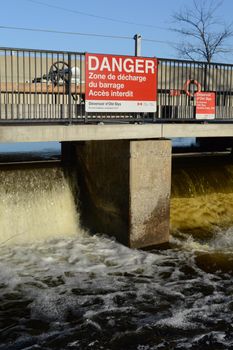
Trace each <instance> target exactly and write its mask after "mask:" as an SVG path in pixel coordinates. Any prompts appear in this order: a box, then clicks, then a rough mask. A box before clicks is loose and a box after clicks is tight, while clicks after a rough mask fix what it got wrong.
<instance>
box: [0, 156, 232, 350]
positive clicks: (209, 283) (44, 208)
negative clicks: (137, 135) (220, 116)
mask: <svg viewBox="0 0 233 350" xmlns="http://www.w3.org/2000/svg"><path fill="white" fill-rule="evenodd" d="M203 159H204V160H203ZM201 163H202V164H203V167H204V168H205V169H203V167H202V166H201ZM173 164H174V169H173V186H172V203H171V218H172V220H171V226H172V231H173V235H172V238H171V244H170V248H169V249H166V250H160V251H159V250H154V251H140V250H131V249H128V248H126V247H124V246H122V245H120V244H118V243H116V242H115V241H114V240H112V239H109V238H107V237H104V236H101V235H100V234H98V235H94V236H93V235H90V234H89V233H87V232H83V231H82V230H81V228H80V225H79V216H78V215H77V212H76V210H74V209H75V201H74V198H73V194H72V191H71V188H70V184H69V182H68V181H67V179H66V177H65V176H64V174H63V172H62V169H61V168H59V167H55V168H53V167H52V168H41V167H40V168H32V169H31V170H30V172H24V170H19V169H18V170H16V169H14V170H11V171H10V170H8V171H7V172H6V171H2V172H1V174H0V177H1V187H0V196H1V206H0V226H2V231H1V232H3V233H4V234H2V238H1V241H2V243H1V245H0V301H1V302H0V350H2V349H4V350H5V349H6V350H11V349H12V350H15V349H43V350H50V349H83V350H86V349H96V350H99V349H118V350H119V349H120V350H124V349H128V350H131V349H132V350H134V349H137V350H154V349H165V350H168V349H196V350H201V349H205V350H206V349H211V350H213V349H233V227H232V222H233V215H232V214H233V213H232V198H233V196H232V193H233V186H232V185H233V180H232V169H233V168H232V165H231V160H230V159H229V158H223V157H222V158H216V159H215V160H214V159H213V158H212V159H211V158H199V159H198V158H197V159H193V158H192V159H190V158H183V159H180V158H179V159H178V160H175V161H174V163H173ZM181 175H182V176H181ZM4 201H5V202H4ZM4 203H6V204H7V205H3V204H4ZM6 207H7V209H6ZM6 210H8V214H7V213H6V212H5V211H6ZM9 213H11V214H12V215H9ZM25 213H27V214H28V215H25ZM204 219H205V220H204ZM18 222H19V224H17V223H18ZM16 238H17V239H16ZM25 238H26V239H25Z"/></svg>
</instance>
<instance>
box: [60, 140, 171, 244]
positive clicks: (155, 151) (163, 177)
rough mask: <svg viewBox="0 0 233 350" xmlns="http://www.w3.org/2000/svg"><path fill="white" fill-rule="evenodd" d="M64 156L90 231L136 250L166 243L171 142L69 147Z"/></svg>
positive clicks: (65, 147)
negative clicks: (76, 182) (75, 177)
mask: <svg viewBox="0 0 233 350" xmlns="http://www.w3.org/2000/svg"><path fill="white" fill-rule="evenodd" d="M62 153H63V159H64V161H65V164H69V166H70V167H71V168H73V169H75V172H76V176H77V180H78V187H79V193H78V195H79V202H80V210H81V218H82V224H83V225H84V226H85V227H86V228H88V229H90V230H91V231H93V232H99V233H105V234H108V235H111V236H115V237H116V239H117V240H118V241H120V242H121V243H123V244H125V245H127V246H129V247H133V248H143V247H148V246H154V245H158V244H161V243H165V242H167V241H168V239H169V206H170V187H171V142H170V141H169V140H142V141H141V140H140V141H138V140H136V141H130V140H117V141H115V140H113V141H86V142H72V143H70V142H68V143H63V145H62Z"/></svg>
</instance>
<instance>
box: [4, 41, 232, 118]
mask: <svg viewBox="0 0 233 350" xmlns="http://www.w3.org/2000/svg"><path fill="white" fill-rule="evenodd" d="M158 63H159V64H158V108H157V112H156V113H139V114H138V113H112V114H110V113H101V114H99V113H86V112H85V54H84V53H78V52H63V51H47V50H30V49H13V48H0V123H35V122H37V123H45V122H50V123H52V122H55V123H96V122H101V121H104V122H114V123H117V122H143V123H146V122H150V123H151V122H159V121H166V122H169V121H171V122H176V121H187V122H189V121H196V99H195V91H196V90H197V89H199V90H200V91H211V92H215V96H216V101H215V104H216V118H215V121H232V122H233V65H230V64H222V63H211V64H208V63H206V62H193V61H185V60H173V59H164V58H159V59H158ZM187 82H188V84H187Z"/></svg>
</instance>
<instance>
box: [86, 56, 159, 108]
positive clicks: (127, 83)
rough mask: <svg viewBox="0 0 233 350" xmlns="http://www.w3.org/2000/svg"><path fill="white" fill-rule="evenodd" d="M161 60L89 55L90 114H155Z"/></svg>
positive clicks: (88, 87) (88, 98)
mask: <svg viewBox="0 0 233 350" xmlns="http://www.w3.org/2000/svg"><path fill="white" fill-rule="evenodd" d="M156 102H157V60H156V59H155V58H142V57H132V56H113V55H101V54H98V55H96V54H86V96H85V105H86V111H87V112H155V111H156Z"/></svg>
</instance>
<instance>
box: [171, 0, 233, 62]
mask: <svg viewBox="0 0 233 350" xmlns="http://www.w3.org/2000/svg"><path fill="white" fill-rule="evenodd" d="M221 4H222V2H216V1H214V0H212V1H210V0H193V3H192V6H191V7H190V8H188V7H186V8H183V9H181V10H180V11H179V12H176V13H174V14H173V16H172V17H173V22H174V23H175V24H176V27H175V28H173V29H174V30H175V31H176V32H178V33H180V34H181V35H182V37H183V38H184V40H183V41H182V42H181V43H180V44H179V45H178V46H177V47H176V49H177V50H178V52H179V54H180V56H182V57H186V58H189V59H192V60H195V59H202V60H204V61H207V62H208V63H209V62H211V61H212V58H213V57H214V56H215V55H217V54H221V53H223V54H225V53H229V52H230V51H231V50H230V49H228V48H227V47H226V46H224V45H225V42H226V41H227V39H228V38H230V37H231V36H232V35H233V31H232V26H231V25H226V24H225V23H223V22H221V21H219V20H218V17H217V10H218V9H219V7H220V6H221Z"/></svg>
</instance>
